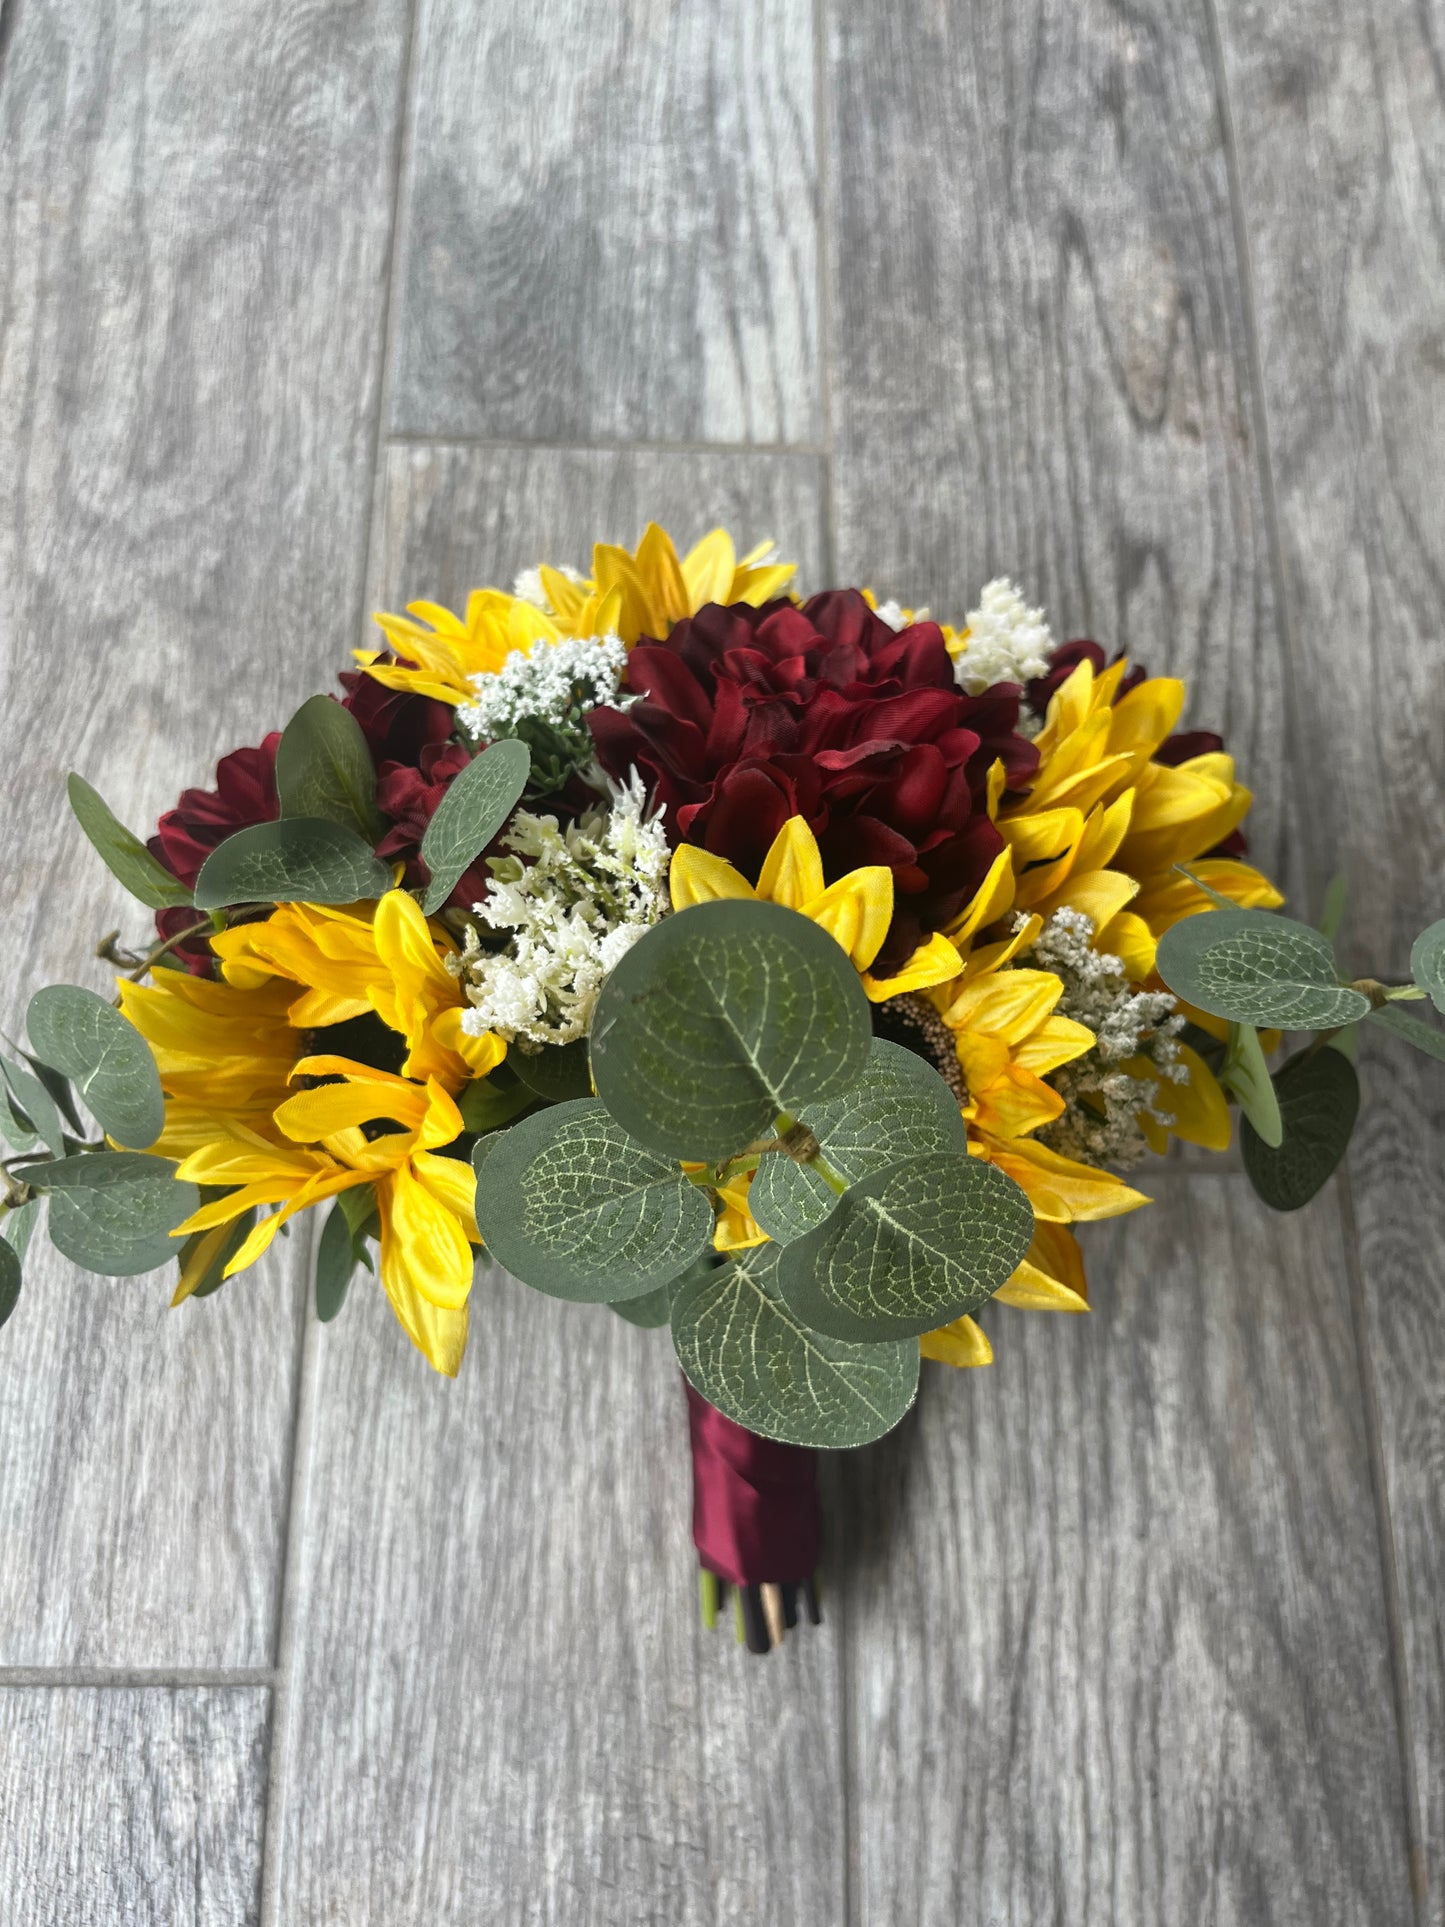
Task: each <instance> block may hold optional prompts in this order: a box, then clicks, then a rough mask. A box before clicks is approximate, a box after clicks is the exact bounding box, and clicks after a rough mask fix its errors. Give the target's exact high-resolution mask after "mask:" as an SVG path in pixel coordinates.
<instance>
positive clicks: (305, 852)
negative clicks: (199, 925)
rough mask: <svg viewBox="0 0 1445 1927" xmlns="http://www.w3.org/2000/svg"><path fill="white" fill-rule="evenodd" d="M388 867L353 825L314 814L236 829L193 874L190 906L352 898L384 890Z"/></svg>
mask: <svg viewBox="0 0 1445 1927" xmlns="http://www.w3.org/2000/svg"><path fill="white" fill-rule="evenodd" d="M390 888H391V870H390V869H389V868H388V866H387V865H386V864H385V863H383V862H382V861H381V860H380V859H379V858H378V857H376V856H375V855H373V853H372V850H371V847H370V845H369V844H367V843H363V842H362V840H361V838H360V837H359V836H358V835H357V834H356V832H355V831H354V830H349V829H346V828H345V827H344V826H343V825H342V824H340V823H328V822H327V821H326V820H325V819H324V818H323V817H319V816H294V817H282V818H281V819H280V820H279V821H278V822H275V823H256V824H253V825H252V827H251V828H250V829H248V830H237V832H236V834H235V835H234V836H228V837H227V838H226V841H225V842H224V843H222V844H221V845H220V846H219V847H218V848H217V849H214V850H212V852H211V854H210V855H209V856H208V857H207V858H206V860H205V862H204V863H203V864H202V866H201V874H200V875H199V877H197V879H196V908H197V909H198V910H224V909H226V908H227V907H228V906H229V905H231V904H236V903H357V902H360V901H362V900H364V899H366V900H369V899H372V898H375V897H380V896H384V895H385V893H386V892H387V891H388V890H389V889H390Z"/></svg>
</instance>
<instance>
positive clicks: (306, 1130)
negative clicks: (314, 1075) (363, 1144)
mask: <svg viewBox="0 0 1445 1927" xmlns="http://www.w3.org/2000/svg"><path fill="white" fill-rule="evenodd" d="M418 1096H420V1093H418ZM394 1104H395V1100H394V1098H393V1096H392V1094H391V1092H390V1091H389V1090H388V1089H386V1087H385V1086H383V1085H379V1084H372V1083H365V1084H321V1085H318V1086H317V1087H316V1089H314V1090H310V1091H298V1092H297V1094H296V1096H295V1097H288V1098H287V1100H286V1102H285V1103H284V1104H283V1105H281V1106H280V1108H279V1109H278V1110H277V1112H276V1122H277V1124H278V1125H279V1126H280V1127H281V1129H282V1130H283V1131H284V1132H285V1133H286V1135H287V1137H289V1138H291V1139H292V1140H293V1141H294V1142H295V1143H297V1144H315V1143H318V1142H319V1141H320V1140H321V1139H322V1138H325V1137H334V1136H335V1135H336V1133H337V1132H338V1131H352V1130H355V1129H356V1128H357V1127H358V1126H359V1125H362V1124H371V1123H374V1122H375V1121H376V1120H377V1119H378V1118H388V1119H390V1118H396V1110H395V1109H394ZM419 1121H420V1119H419V1116H418V1117H416V1118H411V1117H401V1118H397V1122H399V1123H405V1124H407V1125H408V1127H409V1128H410V1129H412V1130H415V1129H416V1125H417V1123H418V1122H419Z"/></svg>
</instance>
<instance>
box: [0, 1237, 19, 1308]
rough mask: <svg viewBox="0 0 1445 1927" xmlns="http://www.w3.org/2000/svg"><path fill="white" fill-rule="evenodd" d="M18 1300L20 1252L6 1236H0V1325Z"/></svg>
mask: <svg viewBox="0 0 1445 1927" xmlns="http://www.w3.org/2000/svg"><path fill="white" fill-rule="evenodd" d="M19 1302H20V1253H19V1252H18V1251H17V1250H16V1249H15V1247H14V1245H12V1244H11V1243H10V1241H9V1239H8V1238H0V1325H3V1324H4V1323H5V1321H6V1319H7V1318H9V1316H10V1314H11V1312H12V1311H14V1309H15V1307H16V1305H17V1304H18V1303H19Z"/></svg>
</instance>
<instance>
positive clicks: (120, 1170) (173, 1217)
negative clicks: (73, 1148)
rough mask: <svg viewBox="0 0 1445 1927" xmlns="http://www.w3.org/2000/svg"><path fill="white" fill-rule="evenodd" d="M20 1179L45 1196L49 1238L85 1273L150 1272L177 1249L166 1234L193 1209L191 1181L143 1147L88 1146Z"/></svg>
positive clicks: (130, 1274) (129, 1274)
mask: <svg viewBox="0 0 1445 1927" xmlns="http://www.w3.org/2000/svg"><path fill="white" fill-rule="evenodd" d="M25 1181H26V1182H27V1183H28V1184H32V1185H34V1186H35V1187H36V1189H37V1190H41V1191H47V1192H49V1194H50V1242H51V1243H52V1244H53V1245H54V1246H55V1248H56V1250H57V1251H61V1252H63V1253H64V1254H65V1256H66V1257H67V1258H72V1259H74V1261H75V1263H76V1264H78V1265H83V1266H84V1267H85V1269H86V1270H87V1271H93V1272H96V1273H98V1274H99V1275H100V1276H101V1277H103V1278H129V1277H133V1276H135V1274H136V1273H138V1272H142V1271H154V1270H155V1269H156V1267H157V1266H158V1265H163V1264H164V1263H165V1262H166V1260H167V1259H168V1258H174V1257H175V1256H176V1255H177V1253H178V1251H179V1246H178V1245H177V1244H176V1241H175V1240H174V1239H173V1238H172V1237H171V1235H170V1234H171V1232H172V1231H174V1230H175V1228H176V1226H177V1225H179V1224H180V1223H181V1222H182V1221H183V1220H184V1219H186V1218H188V1217H190V1215H191V1213H192V1212H193V1211H195V1210H197V1209H198V1207H199V1204H200V1197H199V1194H198V1192H197V1190H196V1187H195V1185H193V1184H189V1183H183V1182H182V1181H181V1180H179V1179H178V1178H177V1177H176V1167H175V1165H174V1164H172V1163H171V1162H170V1160H169V1159H167V1158H157V1157H150V1156H148V1155H147V1154H146V1153H145V1152H143V1151H91V1152H87V1153H86V1154H85V1155H84V1156H83V1157H74V1158H66V1159H64V1160H63V1161H61V1162H57V1163H55V1164H41V1165H32V1166H31V1167H29V1168H28V1169H27V1170H26V1172H25Z"/></svg>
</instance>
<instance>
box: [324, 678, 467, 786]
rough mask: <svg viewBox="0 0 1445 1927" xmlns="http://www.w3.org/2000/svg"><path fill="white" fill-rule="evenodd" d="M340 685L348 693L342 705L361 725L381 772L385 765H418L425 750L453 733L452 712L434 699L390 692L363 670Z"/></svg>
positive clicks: (397, 690) (394, 691)
mask: <svg viewBox="0 0 1445 1927" xmlns="http://www.w3.org/2000/svg"><path fill="white" fill-rule="evenodd" d="M341 684H342V687H343V688H344V689H345V691H346V695H345V697H344V698H343V700H342V704H341V706H342V708H343V709H349V710H350V711H351V713H352V715H353V716H354V717H355V718H356V720H357V722H358V723H360V725H361V733H362V735H363V736H365V738H366V746H367V748H368V749H369V750H370V751H371V760H372V762H373V763H374V764H375V765H376V767H377V770H378V772H379V771H380V770H381V768H382V765H383V764H385V763H411V764H413V765H416V764H419V763H420V761H421V756H422V751H423V750H425V749H429V748H430V747H431V746H432V745H433V744H435V743H444V742H446V741H447V739H448V738H449V737H450V735H451V733H452V729H453V726H454V725H453V718H452V712H451V710H450V709H448V707H447V705H446V704H445V703H439V702H437V701H436V700H435V699H434V698H433V697H431V696H416V695H413V694H412V693H411V692H410V690H405V689H388V688H387V687H386V685H385V683H379V682H378V681H377V680H376V678H375V676H368V675H367V674H366V673H365V671H363V670H360V669H348V670H345V671H343V673H342V676H341Z"/></svg>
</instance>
